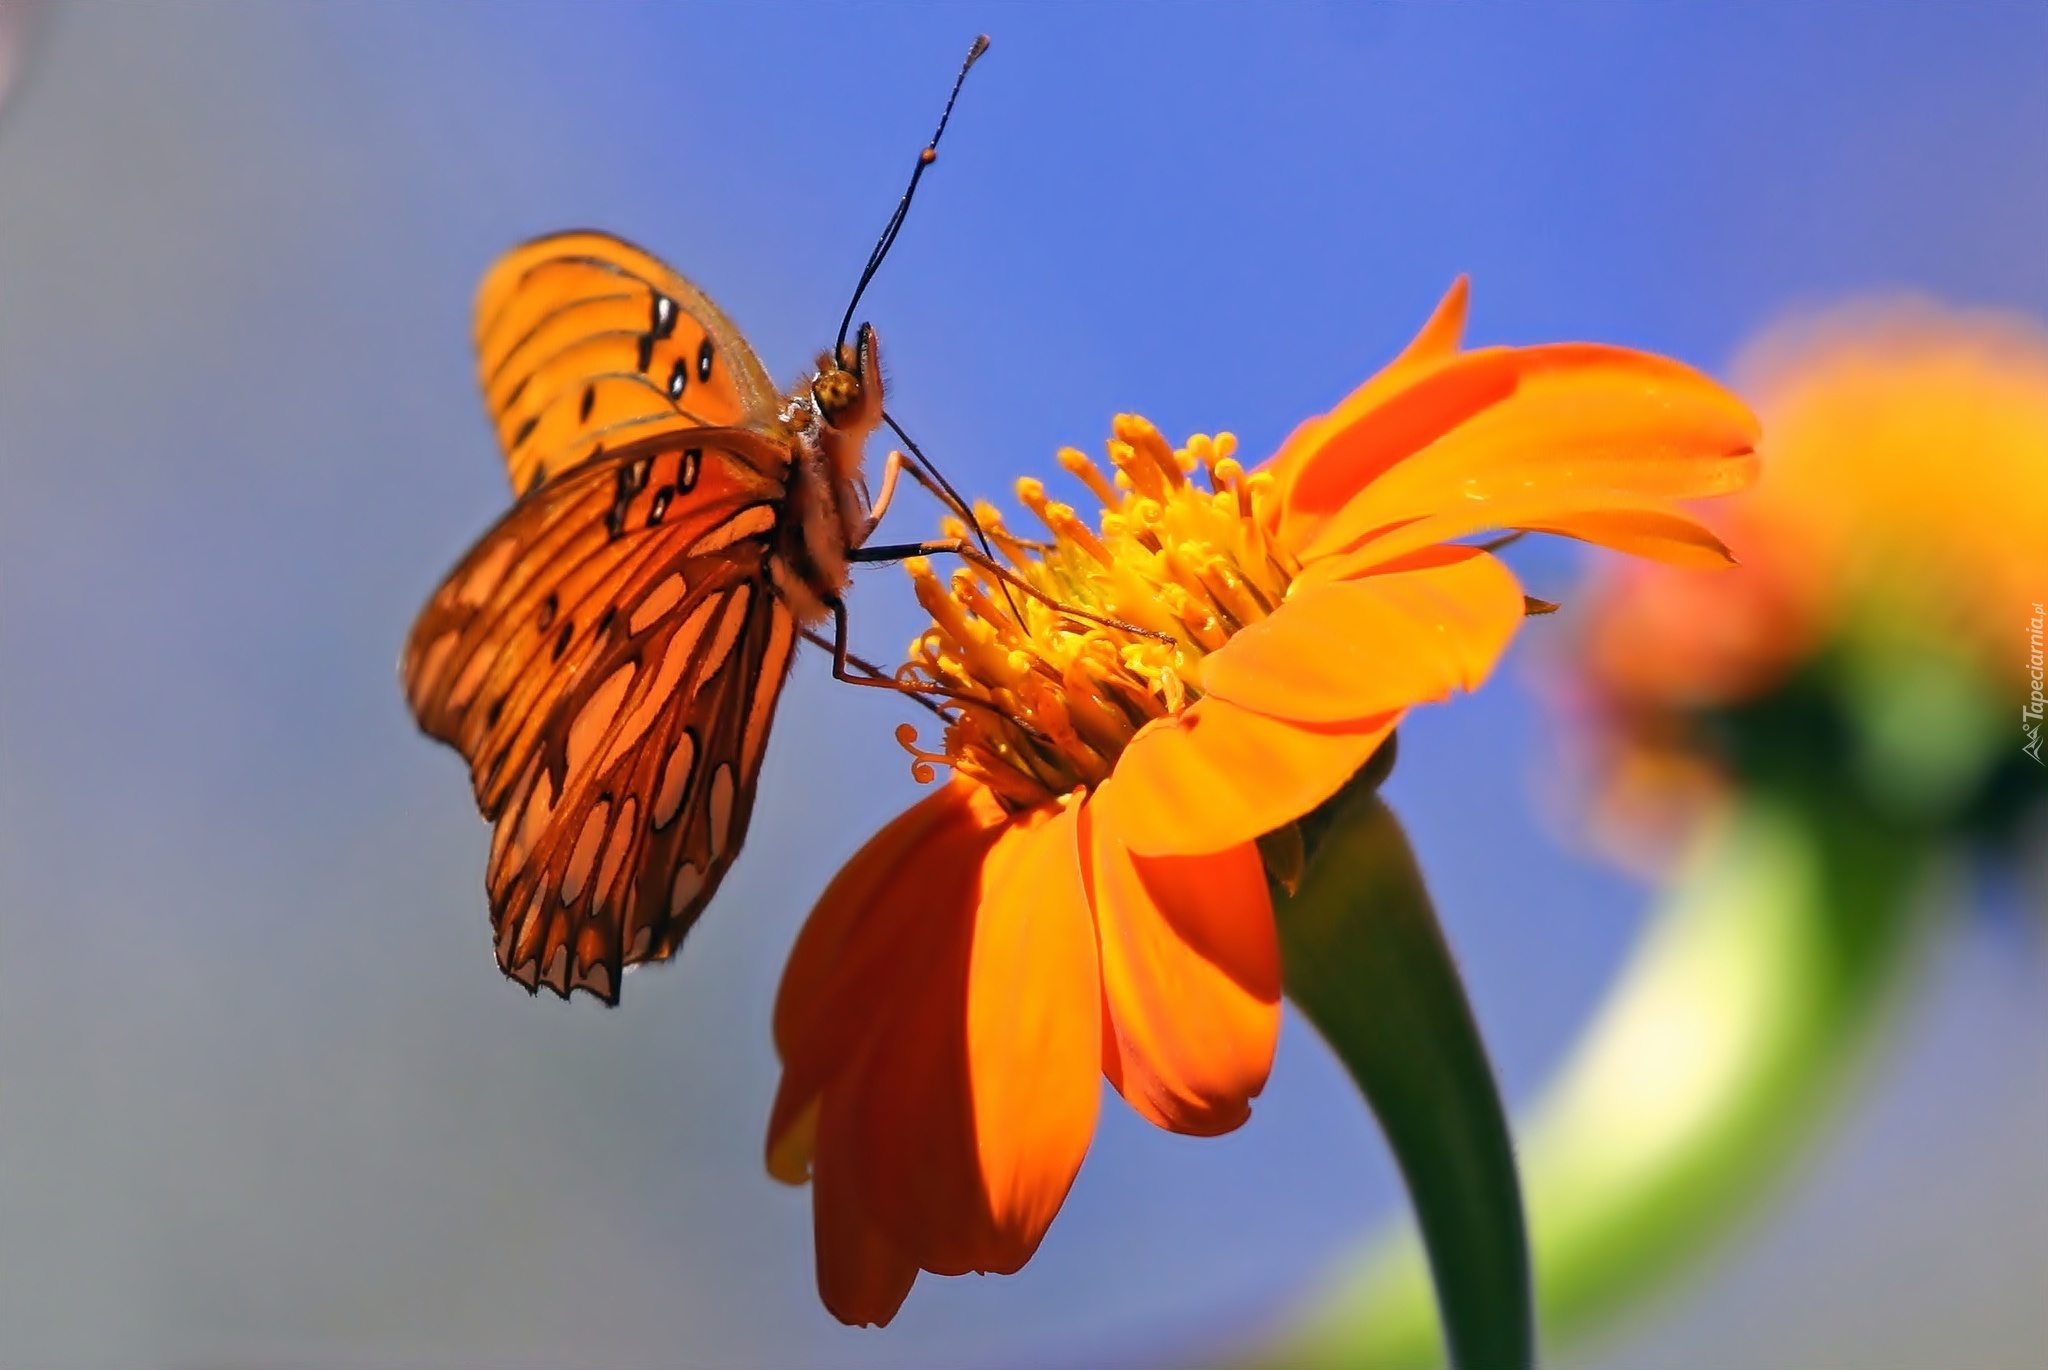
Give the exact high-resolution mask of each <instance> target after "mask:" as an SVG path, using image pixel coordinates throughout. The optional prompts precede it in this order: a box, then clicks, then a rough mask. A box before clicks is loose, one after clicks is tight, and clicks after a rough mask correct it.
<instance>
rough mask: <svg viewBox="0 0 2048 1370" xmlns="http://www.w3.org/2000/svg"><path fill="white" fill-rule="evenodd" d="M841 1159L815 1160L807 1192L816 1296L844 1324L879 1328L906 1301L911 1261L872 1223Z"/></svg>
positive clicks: (831, 1155)
mask: <svg viewBox="0 0 2048 1370" xmlns="http://www.w3.org/2000/svg"><path fill="white" fill-rule="evenodd" d="M845 1161H846V1157H845V1155H844V1153H843V1151H841V1152H836V1153H835V1152H829V1151H828V1152H826V1153H825V1154H824V1155H822V1156H820V1157H819V1159H818V1167H817V1175H816V1180H815V1184H814V1186H813V1188H812V1190H811V1228H812V1241H813V1244H814V1245H815V1247H816V1250H817V1261H818V1298H819V1299H820V1301H822V1302H823V1303H824V1305H825V1310H826V1311H827V1312H828V1313H830V1314H831V1315H832V1316H833V1317H835V1318H837V1319H839V1321H841V1322H843V1323H846V1324H847V1325H848V1326H851V1327H866V1326H874V1327H884V1326H887V1325H888V1322H889V1320H890V1319H891V1318H893V1317H895V1316H896V1310H897V1309H899V1308H901V1307H902V1306H903V1300H904V1299H905V1298H907V1297H909V1295H910V1286H911V1285H912V1284H913V1283H914V1282H915V1281H916V1279H917V1262H915V1261H913V1260H911V1259H910V1258H909V1257H908V1256H906V1255H905V1254H904V1253H903V1251H902V1250H901V1248H899V1247H898V1246H897V1245H896V1243H895V1242H893V1241H892V1240H890V1238H889V1235H888V1233H886V1232H884V1231H883V1230H882V1228H881V1226H880V1225H879V1224H878V1223H876V1221H875V1219H874V1215H873V1214H872V1213H870V1212H869V1211H868V1208H867V1205H866V1204H865V1203H864V1202H863V1201H862V1199H861V1185H860V1177H859V1176H858V1175H856V1174H852V1173H849V1167H848V1166H847V1165H846V1164H845Z"/></svg>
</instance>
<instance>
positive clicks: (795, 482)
mask: <svg viewBox="0 0 2048 1370" xmlns="http://www.w3.org/2000/svg"><path fill="white" fill-rule="evenodd" d="M476 346H477V360H478V375H479V380H480V382H481V384H482V388H483V392H484V398H485V404H486V407H487V409H488V410H489V413H490V416H491V419H492V422H493V423H494V425H495V427H496V429H497V433H498V437H499V441H500V444H501V446H502V448H503V450H504V455H505V462H506V467H507V471H508V474H509V475H510V477H511V480H512V486H513V489H514V491H515V493H516V494H517V496H518V499H517V502H516V503H515V504H514V505H513V507H512V509H511V510H510V511H509V512H508V513H507V514H506V515H505V516H504V517H503V518H502V519H500V520H499V521H498V523H497V525H496V526H495V527H493V528H492V529H491V530H490V531H489V532H487V533H486V534H484V536H483V537H482V539H481V540H479V541H478V543H477V544H476V546H475V547H473V548H472V549H471V550H470V552H469V553H468V555H467V556H465V557H464V558H463V559H462V561H461V562H460V563H459V564H458V565H457V566H456V567H455V569H454V570H453V571H452V572H450V573H449V575H448V577H447V579H446V580H445V581H444V582H443V584H442V585H441V588H440V589H439V590H438V591H436V592H435V594H434V596H433V598H432V599H431V600H430V601H429V602H428V604H427V606H426V608H425V609H424V610H423V611H422V612H421V614H420V616H419V619H418V621H417V622H416V623H415V624H414V625H413V629H412V633H411V635H410V637H409V639H408V641H407V643H406V648H405V653H404V657H403V659H402V661H401V665H400V674H401V677H402V679H403V682H404V686H405V691H406V697H407V699H408V701H409V702H410V704H411V706H412V710H413V713H414V716H415V717H416V718H417V719H418V721H419V725H420V727H421V729H422V730H423V731H425V732H426V733H428V734H429V735H430V736H432V737H435V738H437V739H439V740H440V741H443V742H446V743H447V744H449V745H450V746H452V747H453V748H455V750H456V751H458V752H460V753H461V755H462V756H463V758H464V760H466V761H467V762H468V763H469V768H470V780H471V783H472V786H473V787H474V790H475V795H476V802H477V806H478V808H479V809H480V810H481V811H482V813H483V815H484V817H485V818H486V819H487V820H488V821H489V822H490V823H491V824H492V825H493V831H492V838H491V849H490V859H489V866H488V870H487V874H486V879H485V883H486V888H487V890H488V892H489V896H490V906H491V920H492V925H493V928H494V930H495V932H496V943H497V956H498V964H499V966H500V967H502V968H503V969H504V971H505V973H506V974H507V975H509V976H511V977H512V978H513V979H515V980H517V981H519V982H520V983H521V984H523V985H525V986H526V987H527V988H528V989H529V990H533V991H538V989H539V988H540V987H541V986H546V987H547V988H549V989H551V990H553V991H554V992H555V993H557V994H559V995H562V996H563V997H565V998H566V997H568V995H569V994H570V993H571V992H572V991H574V990H578V989H581V990H585V991H587V992H589V993H591V994H593V995H595V996H597V997H598V998H599V999H602V1000H604V1001H605V1002H607V1003H616V1002H617V1000H618V995H619V983H620V976H621V974H622V972H623V971H624V969H625V968H626V967H627V966H631V965H634V964H637V963H640V962H644V961H659V960H663V959H666V958H667V957H669V956H671V955H672V954H674V952H675V950H676V948H677V946H678V945H679V944H680V942H681V940H682V938H683V935H684V933H686V932H687V931H688V930H689V928H690V926H691V924H692V923H694V922H695V921H696V919H697V917H698V915H699V914H700V913H701V912H702V911H703V909H704V906H705V905H706V904H707V903H708V902H709V901H710V899H711V896H712V895H713V893H714V892H715V891H716V890H717V888H718V884H719V881H720V880H721V879H722V878H723V877H724V875H725V872H726V870H727V869H728V868H729V867H730V866H731V864H732V860H733V858H734V856H735V855H737V853H738V851H739V849H740V844H741V843H742V842H743V841H744V840H745V837H746V831H747V821H748V817H749V815H750V813H751V811H752V808H753V798H754V786H755V782H756V780H757V779H758V777H759V774H760V764H761V757H762V753H763V750H764V748H765V746H766V743H767V737H768V729H769V725H770V723H771V722H772V720H773V717H774V712H775V703H776V699H777V696H778V695H779V694H780V692H781V689H782V684H783V681H784V679H785V678H786V676H787V674H788V670H789V665H790V661H791V659H792V656H793V653H794V649H795V645H796V639H797V637H798V636H799V634H800V632H802V631H803V630H806V629H810V628H815V627H817V626H818V625H819V624H821V623H822V622H824V620H825V619H826V618H827V617H829V616H831V615H832V614H833V613H835V612H837V611H838V609H839V594H840V592H841V591H842V590H843V589H844V587H845V584H846V579H847V566H848V558H849V555H850V554H851V553H852V552H853V551H855V550H856V549H858V548H859V547H860V546H861V544H862V543H863V542H864V541H866V539H867V536H868V534H869V533H870V532H871V531H872V530H873V526H874V523H875V521H876V520H877V519H878V518H879V515H880V511H881V506H882V505H883V504H885V503H886V502H887V499H888V492H889V489H890V486H891V484H892V482H888V481H885V483H884V488H883V495H882V499H881V500H879V501H876V502H875V503H874V504H873V505H872V506H871V505H870V502H869V500H868V498H867V495H866V489H865V486H864V484H863V482H862V449H863V444H864V443H865V440H866V438H867V436H868V435H869V434H870V433H871V432H873V430H874V429H875V428H876V426H877V425H878V424H879V423H880V422H881V420H882V379H881V369H880V365H879V359H878V355H877V350H876V343H875V337H874V333H873V331H872V330H870V329H868V328H866V327H865V326H863V327H862V328H861V329H860V330H859V332H858V333H857V334H856V337H855V339H854V341H853V342H852V343H850V344H842V345H841V346H840V347H839V348H838V349H837V350H836V352H834V353H828V354H826V355H824V356H821V357H820V358H819V361H818V366H817V369H816V371H815V372H814V374H812V375H811V376H810V377H808V378H807V379H806V380H805V381H804V382H802V383H801V384H799V385H798V386H797V387H796V388H795V389H794V390H793V391H791V392H790V393H788V394H787V395H782V394H778V393H777V391H776V390H775V388H774V386H773V385H772V384H770V382H769V381H768V379H767V375H766V373H765V371H763V369H762V367H761V364H760V362H759V360H758V359H757V358H756V357H755V356H754V353H753V350H752V349H751V348H750V347H748V346H747V343H746V342H745V340H744V339H743V338H742V337H741V336H740V334H739V332H738V330H736V329H735V328H734V327H733V325H732V324H731V323H730V322H729V321H728V320H727V319H726V317H725V315H724V314H723V313H721V312H720V311H719V309H718V308H717V306H716V305H714V304H712V302H711V301H710V300H709V299H708V298H707V297H706V296H705V295H704V294H703V293H702V292H701V291H699V290H697V289H696V288H695V287H694V286H692V285H691V284H690V283H689V282H688V281H686V280H684V279H683V278H682V276H681V275H679V274H678V273H676V272H675V271H674V270H672V269H670V268H669V267H667V266H666V265H664V264H663V263H662V262H661V261H659V260H658V259H656V258H655V257H653V256H652V255H650V254H648V253H646V252H644V251H642V250H640V249H639V248H636V247H634V246H632V245H631V244H629V243H625V242H623V241H621V240H619V239H617V238H613V237H610V236H608V235H605V234H601V233H589V232H583V233H567V234H560V235H556V236H553V237H548V238H543V239H540V240H538V241H536V242H532V243H529V244H527V245H526V246H524V247H521V248H518V249H516V250H514V251H513V252H511V253H509V254H507V255H506V256H505V258H504V259H503V260H501V261H500V262H499V263H498V264H497V265H496V266H495V267H494V268H492V270H491V271H490V273H489V274H488V275H487V276H486V277H485V279H484V282H483V284H482V286H481V287H480V289H479V291H478V296H477V311H476ZM891 474H892V475H893V467H892V471H891Z"/></svg>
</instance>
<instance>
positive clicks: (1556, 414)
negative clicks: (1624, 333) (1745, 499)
mask: <svg viewBox="0 0 2048 1370" xmlns="http://www.w3.org/2000/svg"><path fill="white" fill-rule="evenodd" d="M1487 355H1488V354H1487V353H1480V352H1474V353H1466V354H1464V355H1463V356H1460V357H1459V358H1458V359H1457V360H1456V361H1455V362H1454V363H1452V364H1451V366H1450V367H1447V368H1445V370H1447V371H1448V370H1450V369H1452V368H1462V367H1465V366H1466V365H1468V363H1469V364H1471V365H1475V366H1478V365H1481V363H1479V362H1478V361H1476V360H1475V359H1478V358H1482V357H1486V356H1487ZM1492 355H1493V356H1496V357H1506V358H1509V359H1512V361H1513V364H1514V367H1515V369H1516V372H1517V375H1518V378H1519V379H1518V383H1517V385H1516V387H1515V389H1514V391H1513V393H1512V395H1511V396H1509V397H1507V398H1505V399H1503V400H1501V401H1500V402H1498V403H1495V404H1492V405H1490V406H1487V407H1485V408H1483V409H1481V410H1479V411H1478V412H1476V413H1474V414H1473V415H1472V416H1471V417H1469V418H1467V419H1466V420H1465V421H1463V422H1461V423H1459V424H1457V425H1456V426H1455V427H1453V428H1451V429H1450V430H1448V431H1447V432H1445V433H1444V434H1443V435H1442V436H1441V437H1439V438H1437V439H1436V440H1435V441H1433V442H1431V443H1430V444H1429V445H1428V446H1426V447H1424V448H1423V449H1421V450H1420V451H1418V452H1416V453H1415V454H1414V455H1412V456H1408V457H1406V458H1404V459H1400V460H1397V461H1395V462H1393V463H1391V464H1389V465H1386V466H1384V467H1382V468H1379V469H1374V470H1371V471H1370V472H1369V474H1370V475H1371V476H1372V479H1371V481H1370V483H1369V484H1367V485H1365V486H1363V487H1362V488H1355V489H1354V491H1353V495H1352V498H1351V499H1350V501H1349V502H1348V503H1347V504H1345V505H1344V506H1343V507H1342V509H1341V510H1339V511H1338V512H1337V513H1335V514H1334V515H1331V516H1330V517H1329V518H1328V520H1327V521H1326V522H1324V523H1323V524H1322V525H1321V526H1320V527H1319V528H1317V530H1316V531H1315V534H1314V536H1313V537H1312V538H1310V539H1308V541H1307V542H1306V543H1305V544H1302V556H1303V557H1304V559H1314V558H1318V557H1323V556H1328V555H1331V554H1332V553H1335V552H1338V551H1341V550H1344V549H1347V548H1350V547H1353V546H1354V545H1356V544H1358V543H1360V542H1362V541H1363V540H1365V539H1367V538H1372V537H1375V536H1377V535H1380V534H1382V533H1384V532H1385V531H1386V530H1388V529H1391V528H1397V527H1398V528H1403V529H1404V530H1405V532H1406V533H1407V534H1408V535H1409V536H1410V538H1411V539H1413V538H1418V537H1422V536H1425V535H1426V536H1427V537H1428V539H1429V540H1431V541H1444V540H1446V539H1448V538H1452V537H1459V536H1463V535H1464V534H1466V533H1469V532H1474V531H1477V530H1480V529H1483V528H1488V527H1513V526H1521V525H1522V524H1535V523H1542V522H1550V521H1554V520H1556V519H1558V518H1563V517H1568V516H1570V515H1573V514H1577V513H1581V512H1585V511H1592V510H1601V509H1616V508H1640V507H1642V506H1644V505H1645V504H1647V503H1651V502H1657V503H1668V502H1669V501H1673V500H1682V499H1695V498H1701V497H1704V496H1709V495H1720V494H1727V493H1729V492H1731V491H1733V490H1737V489H1740V488H1741V487H1742V486H1744V485H1746V484H1747V483H1749V481H1750V480H1752V479H1753V478H1754V475H1755V462H1754V459H1753V458H1751V457H1750V456H1749V455H1748V454H1749V452H1750V449H1751V448H1752V446H1753V445H1754V444H1755V442H1756V437H1757V427H1756V420H1755V418H1754V417H1753V416H1752V415H1751V414H1750V412H1749V410H1748V409H1747V408H1745V407H1744V405H1743V404H1742V402H1741V401H1740V400H1738V399H1736V398H1735V396H1734V395H1732V394H1730V393H1729V392H1728V391H1727V390H1724V389H1723V388H1721V387H1720V386H1719V385H1717V384H1715V383H1714V382H1713V381H1712V380H1710V379H1708V378H1707V377H1706V376H1704V375H1701V374H1700V373H1699V372H1697V371H1695V370H1693V369H1692V368H1691V367H1688V366H1684V365H1682V364H1680V363H1678V362H1675V361H1671V360H1669V359H1668V358H1664V357H1657V356H1652V355H1650V354H1649V353H1644V352H1632V351H1629V350H1627V349H1625V348H1617V347H1599V346H1595V345H1592V344H1588V343H1560V344H1556V345H1553V346H1548V347H1528V348H1516V349H1500V350H1498V351H1495V352H1494V353H1493V354H1492ZM1431 382H1432V383H1436V380H1435V377H1434V376H1432V378H1431ZM1373 422H1376V416H1375V415H1369V416H1367V417H1366V418H1365V419H1362V420H1361V426H1368V427H1369V426H1370V425H1371V424H1372V423H1373ZM1346 450H1348V449H1346ZM1364 450H1365V451H1366V452H1367V454H1368V456H1370V454H1371V453H1372V452H1374V451H1377V450H1378V449H1376V448H1371V447H1368V448H1366V449H1364ZM1360 469H1361V470H1363V469H1364V468H1362V467H1361V468H1360ZM1311 474H1312V471H1311V470H1310V469H1307V468H1305V469H1304V470H1303V472H1302V473H1301V477H1300V481H1301V483H1306V482H1308V481H1309V480H1310V477H1311ZM1319 479H1320V478H1319ZM1338 484H1339V482H1337V481H1335V479H1334V477H1333V478H1332V480H1331V482H1330V485H1331V489H1330V490H1325V491H1324V496H1325V498H1326V499H1327V498H1332V497H1334V491H1335V489H1336V487H1337V485H1338ZM1316 488H1318V489H1322V487H1321V486H1320V485H1319V486H1317V487H1316ZM1431 516H1436V517H1435V518H1432V517H1431ZM1418 519H1423V520H1429V527H1428V528H1427V529H1426V530H1424V529H1421V528H1419V527H1416V526H1414V525H1415V523H1416V520H1418Z"/></svg>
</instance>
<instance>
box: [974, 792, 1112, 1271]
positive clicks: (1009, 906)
mask: <svg viewBox="0 0 2048 1370" xmlns="http://www.w3.org/2000/svg"><path fill="white" fill-rule="evenodd" d="M1040 818H1044V819H1045V821H1043V822H1040V821H1037V820H1038V819H1040ZM1078 827H1079V824H1078V821H1077V811H1076V809H1075V808H1074V807H1065V808H1060V809H1057V810H1053V811H1051V813H1050V816H1047V811H1046V810H1040V811H1039V813H1038V814H1036V815H1031V816H1027V817H1026V818H1023V819H1020V820H1019V821H1018V822H1017V823H1016V824H1015V825H1014V826H1012V827H1011V829H1010V830H1009V831H1008V832H1007V833H1005V834H1004V835H1003V838H1002V840H1001V841H1000V842H998V843H997V844H996V846H995V849H994V850H993V851H991V852H990V853H989V859H988V864H987V865H985V866H984V867H982V886H981V913H980V916H979V917H978V918H977V919H976V920H975V925H974V953H973V958H972V961H971V963H970V965H969V970H968V974H969V981H968V995H967V1043H968V1059H969V1061H970V1062H971V1063H972V1067H973V1084H974V1130H975V1137H976V1139H977V1141H978V1143H979V1147H980V1157H981V1175H982V1185H983V1188H984V1190H985V1192H986V1194H987V1196H988V1204H989V1210H990V1217H991V1220H992V1221H993V1223H994V1225H995V1238H996V1249H997V1253H998V1260H997V1261H996V1262H995V1263H994V1264H993V1265H991V1267H990V1268H991V1269H1003V1270H1014V1269H1016V1268H1017V1267H1018V1266H1020V1265H1022V1264H1023V1263H1024V1262H1025V1261H1026V1260H1028V1259H1029V1258H1030V1256H1031V1253H1032V1252H1033V1251H1036V1250H1037V1249H1038V1242H1039V1238H1041V1237H1042V1236H1044V1235H1045V1229H1046V1226H1047V1225H1048V1224H1049V1223H1051V1222H1052V1219H1053V1215H1054V1214H1055V1213H1057V1212H1059V1209H1060V1205H1061V1204H1062V1203H1063V1202H1065V1200H1066V1197H1067V1190H1068V1189H1069V1188H1070V1187H1072V1185H1073V1183H1074V1174H1075V1172H1076V1171H1078V1170H1079V1169H1080V1168H1081V1158H1082V1156H1084V1155H1085V1154H1086V1153H1087V1150H1088V1143H1089V1141H1090V1140H1091V1139H1092V1138H1093V1137H1094V1135H1095V1115H1096V1111H1097V1109H1098V1108H1099V1107H1100V1105H1101V1101H1102V1090H1101V1087H1100V1085H1099V1084H1098V1082H1097V1079H1096V1076H1097V1072H1098V1069H1099V1067H1100V1063H1101V1060H1102V1042H1101V1037H1102V1014H1101V993H1102V991H1101V983H1100V976H1099V975H1098V973H1097V962H1096V950H1095V924H1094V920H1093V919H1092V918H1091V917H1090V916H1089V909H1088V895H1087V892H1086V890H1085V888H1084V887H1083V884H1082V879H1081V859H1080V838H1079V832H1078Z"/></svg>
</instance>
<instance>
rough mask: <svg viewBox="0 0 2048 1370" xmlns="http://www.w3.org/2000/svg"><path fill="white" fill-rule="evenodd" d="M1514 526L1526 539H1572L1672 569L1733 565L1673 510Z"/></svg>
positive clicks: (1729, 555) (1590, 514)
mask: <svg viewBox="0 0 2048 1370" xmlns="http://www.w3.org/2000/svg"><path fill="white" fill-rule="evenodd" d="M1515 526H1516V527H1518V528H1527V529H1528V530H1529V531H1530V532H1532V533H1556V534H1558V535H1559V536H1562V537H1568V538H1578V539H1579V540H1580V541H1582V542H1591V543H1595V544H1597V545H1599V546H1601V547H1612V548H1613V549H1614V550H1615V551H1617V552H1628V553H1631V554H1633V555H1635V556H1639V557H1648V558H1650V559H1651V560H1652V561H1666V562H1670V563H1671V564H1672V565H1674V566H1698V567H1703V568H1706V569H1709V570H1718V569H1720V568H1722V567H1726V566H1733V565H1734V564H1735V554H1734V553H1733V552H1730V551H1729V550H1728V544H1727V543H1725V542H1723V541H1721V539H1720V537H1719V536H1718V535H1717V534H1716V533H1715V532H1714V530H1713V529H1711V528H1709V527H1707V525H1706V524H1704V523H1701V522H1700V521H1699V520H1698V519H1696V518H1694V517H1693V516H1692V515H1690V514H1688V513H1685V512H1684V511H1683V510H1679V509H1658V508H1641V509H1589V510H1585V511H1583V512H1580V513H1576V514H1567V515H1565V516H1563V517H1561V518H1553V519H1549V520H1545V521H1542V522H1538V521H1534V520H1531V521H1528V522H1521V523H1517V524H1516V525H1515Z"/></svg>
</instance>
